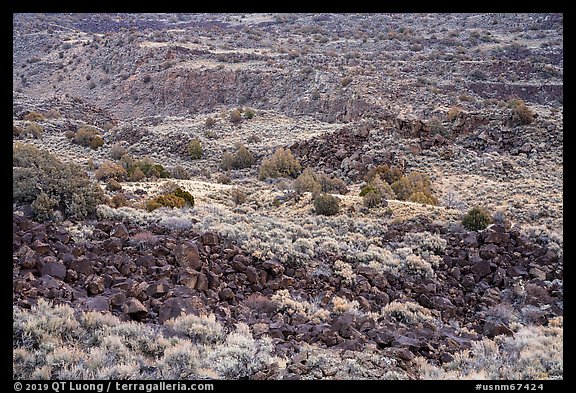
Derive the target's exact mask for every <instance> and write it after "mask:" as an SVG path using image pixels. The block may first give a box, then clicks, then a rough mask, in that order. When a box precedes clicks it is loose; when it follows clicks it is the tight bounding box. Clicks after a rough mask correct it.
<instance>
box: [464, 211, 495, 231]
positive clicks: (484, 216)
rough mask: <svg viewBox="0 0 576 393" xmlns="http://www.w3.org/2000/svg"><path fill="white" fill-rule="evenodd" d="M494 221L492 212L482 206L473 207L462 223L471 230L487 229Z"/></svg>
mask: <svg viewBox="0 0 576 393" xmlns="http://www.w3.org/2000/svg"><path fill="white" fill-rule="evenodd" d="M491 222H492V218H491V217H490V214H489V213H488V212H487V211H486V210H485V209H484V208H481V207H478V206H476V207H473V208H472V209H470V210H469V211H468V213H466V214H465V215H464V217H463V218H462V225H464V228H466V229H468V230H470V231H479V230H482V229H485V228H486V227H487V226H488V225H490V223H491Z"/></svg>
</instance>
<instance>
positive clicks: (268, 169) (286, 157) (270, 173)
mask: <svg viewBox="0 0 576 393" xmlns="http://www.w3.org/2000/svg"><path fill="white" fill-rule="evenodd" d="M301 170H302V166H301V165H300V162H298V160H297V159H296V157H294V155H292V152H291V151H290V149H284V148H282V147H281V148H278V149H277V150H276V151H275V152H274V154H272V155H271V156H270V157H267V158H265V159H264V160H263V161H262V164H261V165H260V170H259V172H258V178H259V179H260V180H265V179H268V178H279V177H292V178H295V177H296V176H298V175H299V174H300V171H301Z"/></svg>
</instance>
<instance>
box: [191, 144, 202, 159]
mask: <svg viewBox="0 0 576 393" xmlns="http://www.w3.org/2000/svg"><path fill="white" fill-rule="evenodd" d="M188 154H190V158H192V159H193V160H199V159H201V158H202V144H201V143H200V141H199V140H197V139H194V140H191V141H190V143H188Z"/></svg>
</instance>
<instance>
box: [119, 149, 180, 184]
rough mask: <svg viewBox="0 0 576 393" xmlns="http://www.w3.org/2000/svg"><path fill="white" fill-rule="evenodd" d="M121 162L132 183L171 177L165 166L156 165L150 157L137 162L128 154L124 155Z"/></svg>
mask: <svg viewBox="0 0 576 393" xmlns="http://www.w3.org/2000/svg"><path fill="white" fill-rule="evenodd" d="M120 162H121V165H122V166H123V167H124V169H126V175H127V177H128V180H130V181H140V180H142V179H145V178H157V179H165V178H168V177H170V173H169V172H168V171H167V170H166V169H165V168H164V166H162V165H161V164H157V163H155V162H154V161H153V160H152V159H151V158H149V157H145V158H143V159H140V160H135V159H134V158H132V157H130V156H129V155H128V154H124V155H123V156H122V158H121V160H120Z"/></svg>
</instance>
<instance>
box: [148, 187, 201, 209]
mask: <svg viewBox="0 0 576 393" xmlns="http://www.w3.org/2000/svg"><path fill="white" fill-rule="evenodd" d="M184 206H189V207H194V197H193V196H192V194H190V193H189V192H188V191H184V190H182V189H181V188H176V189H175V190H174V191H173V192H170V193H166V194H163V195H159V196H157V197H155V198H152V199H149V200H148V201H146V210H148V211H153V210H155V209H158V208H159V207H172V208H173V207H175V208H182V207H184Z"/></svg>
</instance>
